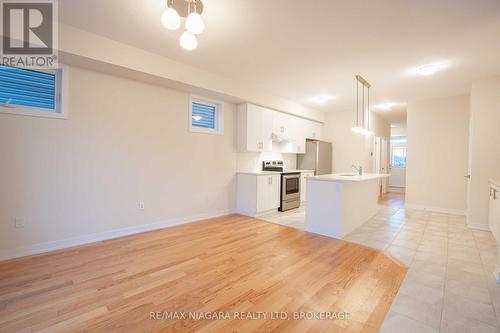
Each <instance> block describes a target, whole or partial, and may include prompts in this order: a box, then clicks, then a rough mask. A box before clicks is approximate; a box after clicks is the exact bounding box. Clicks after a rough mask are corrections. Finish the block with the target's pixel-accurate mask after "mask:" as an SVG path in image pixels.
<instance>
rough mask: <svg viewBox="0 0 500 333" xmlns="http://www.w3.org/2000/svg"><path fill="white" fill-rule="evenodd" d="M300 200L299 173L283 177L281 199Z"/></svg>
mask: <svg viewBox="0 0 500 333" xmlns="http://www.w3.org/2000/svg"><path fill="white" fill-rule="evenodd" d="M297 198H299V199H300V173H299V174H289V175H283V186H282V187H281V199H282V200H283V201H286V200H290V199H297Z"/></svg>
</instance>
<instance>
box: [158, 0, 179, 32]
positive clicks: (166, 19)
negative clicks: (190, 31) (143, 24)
mask: <svg viewBox="0 0 500 333" xmlns="http://www.w3.org/2000/svg"><path fill="white" fill-rule="evenodd" d="M170 3H172V4H173V0H172V1H169V2H168V3H167V6H168V8H167V9H166V10H165V12H163V14H162V16H161V24H163V26H164V27H165V28H166V29H168V30H177V29H179V27H180V26H181V17H180V16H179V14H178V13H177V11H176V10H175V9H174V8H172V7H171V5H170Z"/></svg>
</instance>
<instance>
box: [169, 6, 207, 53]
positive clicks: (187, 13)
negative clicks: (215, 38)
mask: <svg viewBox="0 0 500 333" xmlns="http://www.w3.org/2000/svg"><path fill="white" fill-rule="evenodd" d="M166 3H167V9H166V10H165V12H164V13H163V15H162V17H161V23H162V25H163V26H164V27H165V28H166V29H168V30H177V29H179V27H180V26H181V18H183V19H185V26H186V31H184V32H183V33H182V35H181V38H180V45H181V46H182V47H183V48H184V49H186V50H194V49H196V47H197V46H198V39H197V38H196V35H199V34H201V33H202V32H203V31H204V30H205V23H204V22H203V19H202V18H201V14H202V13H203V2H202V1H201V0H167V1H166Z"/></svg>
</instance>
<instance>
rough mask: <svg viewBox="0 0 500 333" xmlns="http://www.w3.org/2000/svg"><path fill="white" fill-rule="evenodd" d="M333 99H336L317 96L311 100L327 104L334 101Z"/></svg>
mask: <svg viewBox="0 0 500 333" xmlns="http://www.w3.org/2000/svg"><path fill="white" fill-rule="evenodd" d="M332 99H335V97H333V96H329V95H320V96H315V97H313V98H311V101H313V102H315V103H318V104H325V103H326V102H328V101H329V100H332Z"/></svg>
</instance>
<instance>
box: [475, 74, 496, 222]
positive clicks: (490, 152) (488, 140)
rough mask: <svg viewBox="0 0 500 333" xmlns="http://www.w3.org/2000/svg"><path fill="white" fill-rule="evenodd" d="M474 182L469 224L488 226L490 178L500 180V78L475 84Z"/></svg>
mask: <svg viewBox="0 0 500 333" xmlns="http://www.w3.org/2000/svg"><path fill="white" fill-rule="evenodd" d="M470 107H471V151H470V157H471V170H470V172H471V180H470V194H469V195H470V212H469V214H470V215H469V216H468V219H467V220H468V221H467V223H468V224H469V225H471V226H477V227H482V228H487V226H488V200H489V191H488V188H489V185H488V179H491V178H497V179H498V178H500V77H499V76H497V77H494V78H490V79H484V80H480V81H477V82H474V83H473V84H472V90H471V101H470Z"/></svg>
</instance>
